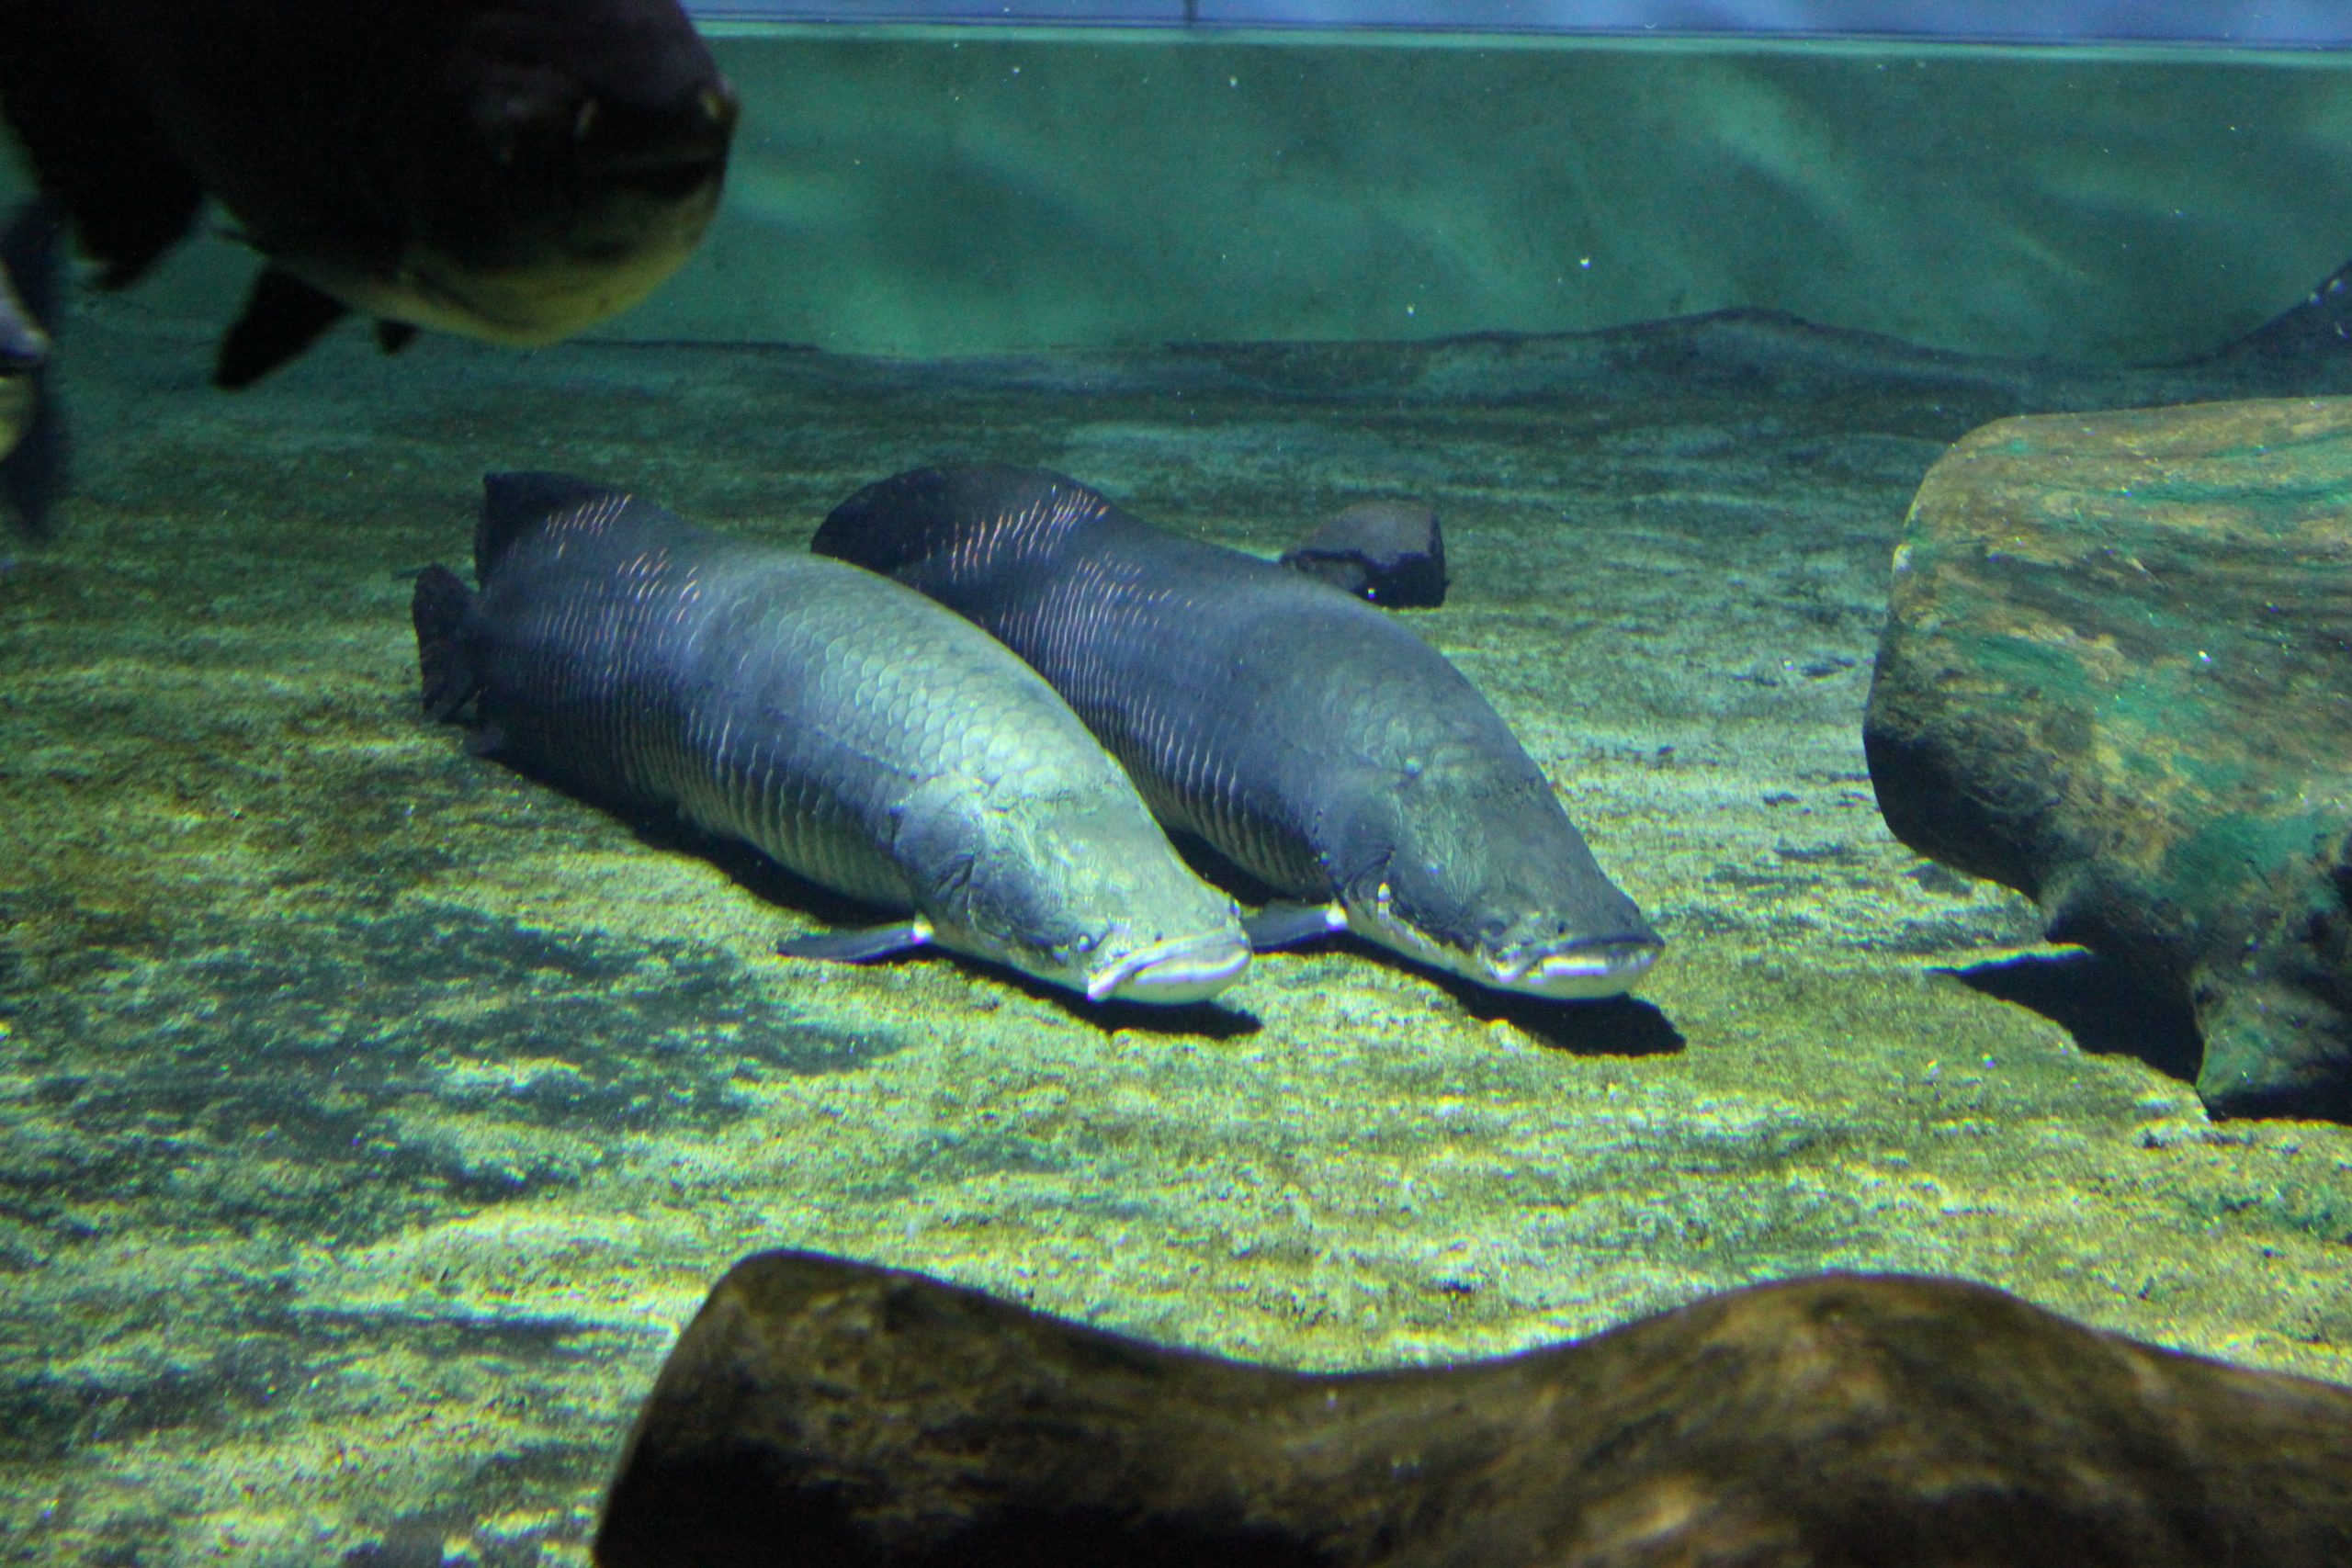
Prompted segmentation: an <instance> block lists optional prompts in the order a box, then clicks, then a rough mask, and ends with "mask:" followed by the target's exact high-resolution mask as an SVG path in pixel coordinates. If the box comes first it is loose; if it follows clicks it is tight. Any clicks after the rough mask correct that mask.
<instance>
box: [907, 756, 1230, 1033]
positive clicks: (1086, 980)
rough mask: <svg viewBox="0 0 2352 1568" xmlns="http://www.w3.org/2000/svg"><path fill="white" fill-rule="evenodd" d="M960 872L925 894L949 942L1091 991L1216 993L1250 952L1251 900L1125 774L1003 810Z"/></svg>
mask: <svg viewBox="0 0 2352 1568" xmlns="http://www.w3.org/2000/svg"><path fill="white" fill-rule="evenodd" d="M1106 761H1107V760H1106ZM1109 766H1112V767H1115V766H1116V764H1109ZM956 878H957V885H956V886H952V887H945V886H943V887H940V888H936V889H933V891H932V894H931V896H930V897H928V898H926V899H925V900H923V902H924V903H925V906H926V908H929V909H930V910H931V911H932V919H933V926H934V927H935V928H936V930H937V931H938V932H939V934H940V940H941V941H942V942H944V943H946V944H947V945H949V946H952V947H955V948H957V949H958V950H960V951H963V952H967V953H975V954H977V955H978V956H980V957H984V958H989V959H992V960H994V961H996V962H997V963H1000V964H1005V965H1007V966H1009V967H1011V968H1014V969H1018V970H1020V971H1021V972H1022V973H1023V974H1024V975H1028V976H1032V977H1033V978H1035V979H1039V980H1043V981H1046V982H1048V983H1049V984H1052V985H1056V986H1060V987H1066V988H1068V989H1069V990H1073V991H1077V992H1080V994H1082V995H1083V996H1085V998H1087V999H1088V1000H1089V1001H1094V1002H1103V1001H1127V1002H1147V1003H1152V1004H1156V1005H1163V1006H1182V1005H1184V1004H1187V1003H1192V1002H1199V1001H1205V1000H1206V999H1208V998H1210V997H1213V996H1215V995H1216V993H1217V992H1219V991H1221V990H1223V989H1224V988H1225V987H1227V986H1229V985H1231V984H1232V983H1233V982H1234V981H1235V980H1237V979H1238V978H1240V976H1241V975H1242V972H1243V971H1244V970H1246V969H1247V968H1248V967H1249V965H1250V939H1249V936H1248V934H1247V933H1246V932H1244V931H1243V930H1242V929H1241V913H1240V910H1239V909H1238V908H1236V907H1235V905H1234V902H1233V900H1232V899H1231V898H1230V897H1227V895H1225V894H1223V893H1221V892H1218V891H1217V890H1216V889H1215V888H1213V887H1211V886H1208V885H1207V884H1206V883H1204V882H1203V881H1201V879H1200V878H1199V877H1197V876H1195V875H1193V873H1192V871H1191V869H1190V868H1189V867H1187V866H1186V865H1185V864H1184V863H1183V861H1182V859H1180V858H1179V857H1178V856H1177V854H1176V852H1175V850H1174V849H1173V848H1172V847H1170V844H1169V842H1168V840H1167V836H1166V835H1165V834H1163V833H1162V832H1160V830H1159V827H1158V826H1157V825H1155V824H1154V823H1153V822H1152V820H1151V818H1150V817H1149V816H1148V813H1147V812H1146V811H1145V809H1144V807H1143V803H1142V802H1141V801H1140V800H1137V799H1136V798H1134V795H1133V793H1132V790H1131V787H1130V786H1128V785H1127V784H1126V782H1125V776H1124V775H1123V774H1122V775H1117V776H1116V777H1115V778H1114V779H1112V780H1108V781H1106V782H1105V784H1104V785H1103V788H1102V790H1101V791H1100V798H1097V799H1095V800H1093V801H1091V803H1090V802H1087V801H1083V800H1079V801H1073V800H1072V799H1070V798H1069V797H1068V796H1061V797H1059V798H1054V797H1050V796H1042V795H1041V796H1039V797H1035V798H1033V799H1029V800H1024V801H1022V802H1019V803H1017V804H1015V805H1013V806H1012V807H1010V808H1009V809H1007V810H1003V811H1000V812H997V813H993V814H992V815H991V818H990V822H989V834H988V841H987V843H986V845H985V846H984V849H983V852H982V853H981V854H980V855H979V856H978V857H976V858H974V859H973V860H971V861H970V862H968V863H966V864H963V865H961V866H960V867H959V868H958V869H957V872H956Z"/></svg>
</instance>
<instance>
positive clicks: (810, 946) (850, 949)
mask: <svg viewBox="0 0 2352 1568" xmlns="http://www.w3.org/2000/svg"><path fill="white" fill-rule="evenodd" d="M930 943H931V922H930V921H929V920H926V919H923V918H922V917H921V916H920V915H918V916H917V917H915V918H914V919H911V920H899V921H898V922H896V923H895V924H892V925H887V926H869V927H866V928H865V929H864V930H862V931H819V932H817V933H816V934H815V935H813V936H797V937H794V938H793V939H792V940H790V941H789V942H778V943H777V944H776V951H777V952H778V953H783V954H784V955H785V956H786V958H822V959H827V960H830V961H831V962H832V963H835V964H871V963H873V962H874V961H875V960H876V959H877V958H889V957H893V956H895V955H897V954H899V953H911V952H913V951H914V950H915V949H916V948H919V947H926V946H929V945H930Z"/></svg>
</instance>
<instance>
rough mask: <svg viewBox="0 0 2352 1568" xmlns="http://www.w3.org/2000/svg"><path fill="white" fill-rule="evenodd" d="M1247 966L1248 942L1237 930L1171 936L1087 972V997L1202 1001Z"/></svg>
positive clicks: (1173, 1003)
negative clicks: (1104, 966) (1199, 934)
mask: <svg viewBox="0 0 2352 1568" xmlns="http://www.w3.org/2000/svg"><path fill="white" fill-rule="evenodd" d="M1249 967H1250V943H1249V942H1248V940H1247V939H1245V938H1244V937H1242V936H1241V935H1239V934H1238V932H1227V931H1211V932H1208V933H1206V934H1204V935H1201V936H1187V937H1174V938H1171V939H1170V940H1169V941H1167V942H1152V943H1150V944H1149V945H1148V946H1145V947H1139V948H1137V949H1136V951H1135V952H1133V953H1127V954H1125V955H1124V956H1123V957H1121V958H1120V960H1119V961H1118V962H1117V963H1116V964H1112V965H1111V966H1110V967H1109V968H1106V969H1102V970H1098V971H1096V972H1095V973H1093V974H1091V975H1089V976H1087V977H1086V999H1087V1000H1089V1001H1092V1002H1100V1001H1121V1002H1149V1003H1151V1004H1153V1005H1155V1006H1159V1007H1182V1006H1183V1005H1185V1004H1186V1003H1189V1002H1200V1001H1206V1000H1207V999H1208V998H1211V997H1213V996H1215V995H1216V994H1217V993H1218V992H1219V991H1222V990H1223V989H1225V988H1226V987H1227V986H1230V985H1231V984H1233V982H1234V981H1236V980H1238V979H1239V978H1240V977H1241V972H1242V971H1243V970H1245V969H1247V968H1249Z"/></svg>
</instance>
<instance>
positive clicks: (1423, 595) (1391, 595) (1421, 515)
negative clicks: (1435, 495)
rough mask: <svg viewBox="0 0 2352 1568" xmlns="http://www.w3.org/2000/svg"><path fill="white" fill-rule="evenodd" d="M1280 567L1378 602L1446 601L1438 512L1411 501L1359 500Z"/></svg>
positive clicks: (1311, 536) (1392, 604)
mask: <svg viewBox="0 0 2352 1568" xmlns="http://www.w3.org/2000/svg"><path fill="white" fill-rule="evenodd" d="M1282 564H1283V565H1284V566H1286V567H1290V568H1292V569H1293V570H1297V571H1303V572H1305V573H1306V575H1307V576H1309V577H1319V578H1321V579H1322V580H1323V581H1326V582H1329V583H1330V584H1331V585H1332V586H1334V587H1336V588H1344V589H1346V590H1347V591H1348V592H1351V593H1352V594H1354V595H1355V596H1356V597H1358V598H1359V599H1369V600H1371V601H1372V602H1373V603H1374V604H1386V605H1390V606H1392V607H1394V606H1397V605H1418V606H1424V607H1427V606H1434V605H1438V604H1444V603H1445V536H1444V534H1443V533H1442V531H1441V530H1440V529H1439V527H1438V522H1437V513H1434V512H1432V511H1430V509H1429V508H1428V507H1426V506H1419V505H1416V504H1415V503H1413V502H1408V501H1360V502H1357V503H1356V504H1355V505H1353V506H1351V507H1349V508H1348V509H1347V510H1346V511H1345V512H1342V513H1340V514H1339V515H1338V516H1337V517H1334V518H1332V519H1331V520H1330V521H1329V523H1326V524H1324V525H1322V526H1321V527H1320V528H1317V529H1316V530H1315V532H1313V533H1312V534H1309V535H1308V536H1306V539H1305V540H1304V541H1303V542H1302V543H1301V544H1300V545H1299V547H1297V548H1296V549H1295V550H1292V551H1291V552H1290V553H1289V554H1287V555H1285V556H1283V558H1282Z"/></svg>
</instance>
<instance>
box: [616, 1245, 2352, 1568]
mask: <svg viewBox="0 0 2352 1568" xmlns="http://www.w3.org/2000/svg"><path fill="white" fill-rule="evenodd" d="M596 1555H597V1559H598V1561H599V1562H602V1563H603V1564H605V1568H638V1565H639V1564H651V1563H662V1564H670V1565H678V1564H752V1563H764V1564H784V1563H792V1564H804V1563H809V1564H813V1563H823V1564H826V1565H828V1568H858V1565H865V1564H873V1565H877V1568H878V1565H880V1564H884V1563H888V1564H891V1565H893V1568H947V1565H948V1564H951V1563H953V1564H958V1565H987V1568H1015V1565H1019V1564H1038V1565H1041V1568H1042V1565H1044V1564H1056V1565H1062V1568H1076V1565H1081V1564H1103V1565H1109V1564H1121V1565H1125V1564H1150V1565H1155V1568H1182V1565H1191V1564H1198V1565H1199V1568H1230V1565H1235V1564H1240V1565H1245V1568H1275V1565H1281V1568H1308V1565H1322V1568H1339V1565H1342V1564H1373V1563H1382V1564H1393V1565H1396V1568H1407V1565H1425V1568H1438V1565H1448V1568H1537V1565H1542V1568H1579V1565H1592V1568H1599V1565H1600V1564H1604V1563H1605V1564H1634V1563H1658V1564H1664V1563H1702V1562H1703V1563H1711V1564H1774V1565H1779V1568H1798V1565H1803V1564H1829V1563H1838V1564H1851V1565H1858V1568H1859V1565H1868V1564H1888V1565H1895V1564H1900V1565H1902V1568H1933V1565H1937V1564H1961V1563H1972V1564H2002V1565H2005V1568H2032V1565H2035V1564H2050V1565H2052V1568H2057V1565H2061V1564H2063V1565H2064V1568H2095V1565H2098V1564H2109V1563H2112V1564H2125V1563H2129V1564H2132V1565H2134V1568H2163V1565H2168V1564H2180V1565H2183V1568H2187V1565H2190V1564H2195V1565H2198V1568H2210V1565H2213V1564H2220V1563H2245V1564H2254V1563H2261V1564H2266V1565H2270V1568H2295V1565H2301V1564H2312V1565H2313V1568H2317V1565H2320V1564H2342V1563H2344V1562H2352V1392H2346V1391H2345V1390H2341V1389H2337V1388H2334V1387H2331V1386H2329V1385H2326V1384H2324V1383H2317V1382H2306V1381H2304V1380H2302V1379H2300V1378H2292V1377H2287V1376H2283V1375H2280V1374H2276V1373H2257V1372H2250V1371H2240V1370H2237V1369H2234V1368H2231V1367H2226V1366H2222V1365H2221V1364H2220V1363H2218V1362H2213V1361H2207V1360H2201V1359H2197V1358H2194V1357H2189V1356H2182V1355H2177V1354H2174V1353H2171V1352H2168V1351H2164V1350H2158V1349H2154V1348H2150V1347H2147V1346H2143V1345H2140V1344H2137V1343H2135V1342H2133V1341H2131V1340H2128V1339H2123V1338H2120V1337H2114V1336H2111V1335H2107V1334H2101V1333H2097V1332H2095V1331H2093V1330H2090V1329H2086V1328H2083V1327H2079V1326H2077V1325H2074V1324H2072V1323H2069V1322H2067V1321H2066V1320H2065V1319H2064V1318H2061V1317H2057V1316H2055V1315H2053V1314H2050V1313H2047V1312H2043V1311H2041V1309H2039V1308H2037V1307H2032V1306H2029V1305H2027V1304H2026V1303H2023V1302H2020V1301H2018V1300H2017V1299H2016V1298H2015V1297H2012V1296H2009V1295H2007V1294H2004V1293H2003V1292H1999V1291H1995V1290H1990V1289H1987V1288H1985V1287H1984V1286H1979V1285H1971V1284H1963V1283H1959V1282H1955V1281H1951V1280H1923V1279H1907V1278H1901V1277H1894V1276H1883V1277H1866V1276H1838V1275H1832V1276H1828V1277H1826V1278H1821V1279H1815V1280H1801V1281H1795V1282H1791V1283H1783V1284H1775V1285H1766V1286H1759V1287H1756V1288H1753V1289H1748V1290H1743V1291H1736V1292H1729V1293H1727V1294H1724V1295H1719V1296H1714V1297H1711V1298H1709V1299H1707V1300H1704V1301H1702V1302H1698V1303H1694V1304H1692V1305H1690V1306H1687V1307H1683V1308H1681V1309H1679V1310H1678V1311H1675V1312H1670V1313H1667V1314H1663V1315H1662V1316H1658V1317H1654V1318H1650V1319H1648V1320H1646V1321H1645V1322H1641V1323H1637V1324H1634V1325H1630V1326H1628V1327H1624V1328H1621V1329H1617V1330H1615V1331H1613V1332H1611V1333H1608V1334H1603V1335H1600V1336H1599V1337H1595V1338H1593V1339H1591V1340H1589V1341H1586V1342H1584V1343H1581V1344H1576V1345H1568V1346H1564V1347H1559V1348H1551V1349H1544V1350H1536V1351H1532V1352H1529V1353H1527V1354H1525V1355H1521V1356H1514V1357H1510V1358H1508V1359H1499V1360H1488V1361H1481V1362H1476V1363H1471V1364H1468V1365H1464V1366H1458V1367H1452V1368H1438V1369H1429V1370H1408V1371H1385V1372H1364V1373H1351V1374H1341V1375H1309V1374H1305V1373H1298V1372H1289V1371H1277V1370H1274V1369H1271V1368H1265V1367H1253V1366H1249V1365H1245V1364H1243V1363H1240V1362H1237V1361H1228V1360H1224V1359H1218V1358H1216V1357H1212V1356H1205V1355H1200V1354H1197V1353H1193V1352H1188V1351H1182V1350H1171V1349H1164V1348H1158V1347H1154V1346H1151V1345H1148V1344H1145V1343H1143V1342H1141V1341H1138V1340H1134V1339H1127V1338H1122V1337H1119V1336H1116V1335H1112V1334H1105V1333H1103V1332H1100V1331H1098V1330H1095V1329H1091V1328H1086V1327H1082V1326H1080V1325H1076V1324H1071V1323H1065V1322H1061V1321H1058V1320H1057V1319H1054V1318H1050V1317H1046V1316H1044V1315H1042V1314H1038V1313H1035V1312H1031V1311H1028V1310H1026V1309H1024V1308H1022V1307H1018V1306H1014V1305H1012V1304H1009V1303H1002V1302H998V1301H993V1300H990V1299H989V1298H988V1297H986V1296H983V1295H981V1294H979V1293H978V1292H972V1291H967V1290H963V1289H960V1288H957V1287H956V1286H952V1285H947V1284H944V1283H942V1282H940V1281H938V1280H929V1279H925V1278H923V1277H922V1276H920V1275H915V1274H906V1273H900V1272H898V1271H896V1270H890V1269H876V1268H871V1267H868V1266H865V1265H861V1264H855V1263H849V1262H844V1261H842V1260H840V1259H835V1258H822V1257H819V1256H815V1255H813V1254H807V1253H788V1252H772V1253H764V1254H762V1255H760V1256H758V1257H755V1258H750V1259H748V1260H746V1261H745V1262H743V1263H741V1264H740V1265H738V1266H737V1267H736V1269H734V1270H733V1271H732V1272H730V1273H729V1275H728V1276H727V1278H726V1279H724V1280H721V1281H720V1282H719V1284H718V1288H717V1289H716V1290H715V1291H713V1292H712V1293H711V1297H710V1300H709V1301H708V1302H707V1303H705V1305H704V1307H703V1309H702V1312H701V1314H699V1315H698V1316H697V1317H696V1318H695V1322H694V1324H693V1325H691V1326H690V1327H689V1328H688V1329H687V1331H686V1333H685V1336H684V1338H683V1339H681V1341H680V1342H679V1344H678V1347H677V1348H676V1349H675V1350H674V1351H673V1352H672V1354H671V1357H670V1360H669V1363H668V1365H666V1366H665V1367H663V1369H662V1375H661V1378H660V1381H659V1382H657V1383H656V1385H655V1388H654V1391H653V1394H652V1397H651V1399H650V1402H649V1403H648V1404H647V1405H646V1408H645V1410H644V1412H643V1413H642V1414H641V1415H640V1416H639V1420H638V1424H637V1427H636V1430H635V1432H634V1433H633V1434H632V1435H631V1438H630V1439H629V1445H628V1451H627V1453H626V1455H625V1457H624V1460H623V1463H622V1468H621V1471H620V1474H619V1477H618V1479H617V1480H616V1482H615V1483H614V1486H613V1490H612V1494H611V1496H610V1498H609V1499H608V1500H607V1503H606V1508H605V1520H604V1524H603V1527H602V1529H601V1530H600V1532H599V1535H598V1538H597V1542H596Z"/></svg>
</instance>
